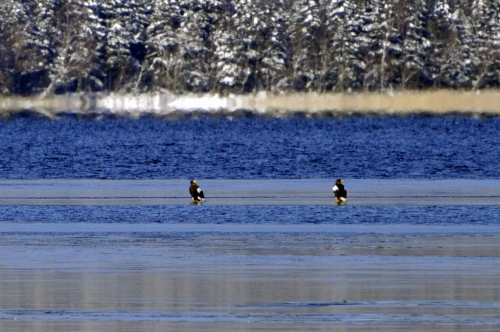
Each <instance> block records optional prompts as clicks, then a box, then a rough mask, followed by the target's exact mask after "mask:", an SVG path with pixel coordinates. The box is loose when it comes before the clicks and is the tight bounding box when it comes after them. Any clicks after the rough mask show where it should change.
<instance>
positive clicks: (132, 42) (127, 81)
mask: <svg viewBox="0 0 500 332" xmlns="http://www.w3.org/2000/svg"><path fill="white" fill-rule="evenodd" d="M149 3H150V2H149V1H148V0H103V2H100V3H99V5H100V6H99V15H100V17H101V18H102V19H103V20H104V24H105V26H106V43H105V45H104V52H105V54H104V56H105V60H106V82H105V85H106V88H107V89H108V90H110V91H135V90H136V89H137V88H138V85H140V83H141V82H140V81H141V79H142V74H143V66H142V64H143V62H144V59H145V58H146V44H145V31H146V28H147V26H148V25H149V16H150V14H151V10H152V8H151V6H150V4H149Z"/></svg>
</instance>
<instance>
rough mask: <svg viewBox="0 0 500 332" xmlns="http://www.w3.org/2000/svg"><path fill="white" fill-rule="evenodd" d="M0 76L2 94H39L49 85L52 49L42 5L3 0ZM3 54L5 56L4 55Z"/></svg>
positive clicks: (42, 3) (0, 12)
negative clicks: (0, 79) (0, 78)
mask: <svg viewBox="0 0 500 332" xmlns="http://www.w3.org/2000/svg"><path fill="white" fill-rule="evenodd" d="M0 19H1V20H2V24H1V42H2V46H1V48H2V49H3V52H2V55H1V56H0V59H1V60H0V62H1V65H2V69H1V73H2V77H3V81H4V82H5V86H3V88H2V90H3V91H4V92H11V93H20V94H29V93H35V92H40V91H41V90H42V89H43V88H44V87H45V86H46V85H47V84H48V75H47V71H46V67H47V65H48V63H49V62H50V58H51V49H50V42H49V39H48V36H50V35H51V34H52V33H53V32H51V31H50V30H49V29H48V27H47V25H48V24H47V21H50V19H51V13H50V10H47V9H46V6H45V2H38V1H34V0H33V1H22V2H20V1H17V0H4V1H3V2H2V4H1V7H0ZM4 52H5V53H4Z"/></svg>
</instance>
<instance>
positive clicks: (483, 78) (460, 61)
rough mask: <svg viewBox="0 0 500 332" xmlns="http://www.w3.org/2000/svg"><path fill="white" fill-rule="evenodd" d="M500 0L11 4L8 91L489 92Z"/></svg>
mask: <svg viewBox="0 0 500 332" xmlns="http://www.w3.org/2000/svg"><path fill="white" fill-rule="evenodd" d="M499 83H500V2H498V1H497V0H443V1H437V0H329V1H328V0H296V1H293V0H273V1H268V0H212V1H210V0H2V1H1V4H0V93H4V94H33V93H45V94H53V93H57V94H59V93H68V92H96V91H103V92H147V91H160V90H168V91H171V92H177V93H179V92H187V91H190V92H213V93H223V94H224V93H249V92H257V91H301V92H306V91H317V92H326V91H346V90H353V91H383V90H386V89H429V88H452V89H484V88H494V87H498V86H499Z"/></svg>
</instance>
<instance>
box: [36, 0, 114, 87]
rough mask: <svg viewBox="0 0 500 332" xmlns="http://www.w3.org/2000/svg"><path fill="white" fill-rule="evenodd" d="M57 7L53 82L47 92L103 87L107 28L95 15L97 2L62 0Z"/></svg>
mask: <svg viewBox="0 0 500 332" xmlns="http://www.w3.org/2000/svg"><path fill="white" fill-rule="evenodd" d="M55 10H56V11H55V13H54V15H55V20H54V24H55V26H54V28H55V31H57V37H58V38H55V39H54V40H53V45H52V49H53V51H54V53H55V55H54V57H53V60H52V62H51V64H50V65H49V66H48V68H49V76H50V79H51V82H50V84H49V86H48V87H47V89H46V90H45V93H54V92H55V93H65V92H78V91H97V90H101V89H102V88H103V83H102V80H101V78H100V76H101V72H102V69H103V66H102V65H101V57H100V55H101V54H100V51H101V50H102V46H103V42H104V37H105V31H104V26H103V25H102V24H101V22H100V20H99V18H98V17H97V15H96V13H97V5H96V2H95V1H93V0H87V1H83V2H82V1H76V0H61V1H60V2H59V4H58V7H57V8H55Z"/></svg>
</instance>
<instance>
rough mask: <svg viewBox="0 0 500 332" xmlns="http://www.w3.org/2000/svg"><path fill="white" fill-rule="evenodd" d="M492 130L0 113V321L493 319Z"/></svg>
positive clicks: (54, 325) (261, 327)
mask: <svg viewBox="0 0 500 332" xmlns="http://www.w3.org/2000/svg"><path fill="white" fill-rule="evenodd" d="M499 133H500V118H499V117H495V116H492V117H484V118H476V117H472V116H461V115H445V116H437V115H431V114H415V115H409V116H370V115H364V116H362V115H352V116H345V117H333V116H324V117H308V116H301V115H295V116H289V117H284V118H276V117H273V116H266V115H253V114H247V113H244V112H242V113H238V114H236V115H231V116H227V115H224V114H218V115H207V114H203V113H192V114H190V115H186V116H181V117H178V118H175V119H173V118H168V119H167V118H163V119H159V118H154V117H152V116H146V117H143V118H137V119H130V118H118V117H113V118H112V117H82V118H79V117H77V116H73V115H67V116H62V117H61V118H59V119H58V120H49V119H46V118H43V117H39V116H36V115H34V114H32V113H29V112H28V113H20V114H18V115H16V116H14V117H10V118H9V119H6V120H2V121H0V238H1V239H0V255H1V257H2V260H1V261H0V290H1V292H0V330H2V331H138V330H143V331H146V330H147V331H164V330H186V331H209V330H213V331H366V330H371V331H401V330H412V331H436V330H440V331H498V330H499V329H500V315H499V314H498V313H499V312H500V310H499V309H500V295H499V294H500V279H499V276H500V218H499V217H498V216H499V215H500V181H499V179H500V168H499V167H498V161H499V160H500V134H499ZM339 177H342V178H345V179H346V188H347V190H348V193H349V201H348V202H347V204H345V205H342V206H338V205H336V204H335V203H334V201H333V195H332V193H331V187H332V185H333V182H334V180H335V179H336V178H339ZM191 178H196V179H198V181H199V183H200V184H201V186H202V188H203V189H204V190H205V192H206V194H207V202H206V203H204V204H202V205H193V204H191V203H190V198H189V197H188V195H187V187H188V185H189V179H191Z"/></svg>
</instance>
